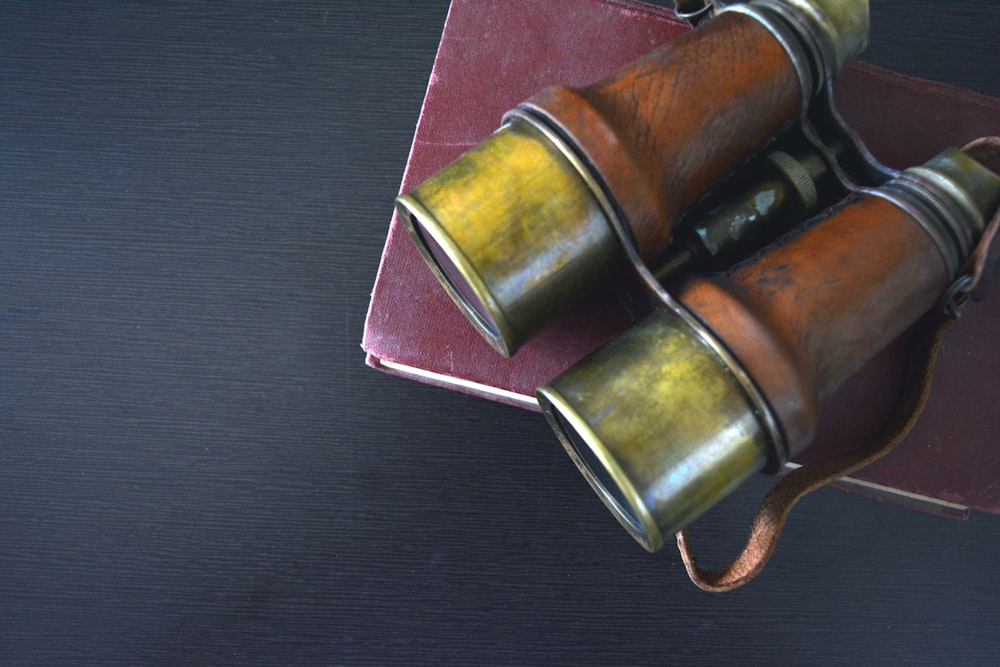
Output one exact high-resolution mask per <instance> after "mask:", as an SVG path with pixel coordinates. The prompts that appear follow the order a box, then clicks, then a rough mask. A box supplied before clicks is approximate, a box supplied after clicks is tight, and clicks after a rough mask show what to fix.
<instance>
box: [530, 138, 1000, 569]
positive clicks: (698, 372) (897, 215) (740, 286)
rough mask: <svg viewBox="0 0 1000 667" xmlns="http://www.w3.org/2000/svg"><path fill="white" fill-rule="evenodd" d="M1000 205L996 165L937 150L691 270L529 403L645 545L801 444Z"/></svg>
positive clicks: (944, 283) (951, 272)
mask: <svg viewBox="0 0 1000 667" xmlns="http://www.w3.org/2000/svg"><path fill="white" fill-rule="evenodd" d="M998 206H1000V177H998V176H997V175H996V174H994V173H993V172H991V171H990V170H988V169H986V168H985V167H983V166H982V165H980V164H979V163H977V162H975V161H974V160H972V159H971V158H969V157H968V156H966V155H964V154H963V153H961V152H960V151H956V150H948V151H945V152H944V153H942V154H941V155H939V156H938V157H936V158H934V159H933V160H931V161H929V162H928V163H926V164H925V165H923V166H921V167H916V168H913V169H908V170H906V171H905V172H903V173H902V174H899V175H898V176H897V177H896V178H894V179H893V180H891V181H889V182H888V183H886V184H885V185H884V186H882V187H880V188H877V189H861V190H859V193H858V195H857V197H856V198H855V199H854V200H852V201H851V202H850V203H847V204H846V205H844V206H842V207H840V208H835V209H833V210H831V211H830V212H829V213H828V214H827V217H825V218H823V219H821V220H817V221H816V222H815V223H814V224H807V225H805V226H804V227H803V228H802V229H800V230H797V231H796V232H793V233H792V234H791V235H790V236H789V237H787V238H785V239H783V240H782V241H781V242H780V243H778V244H775V245H774V246H772V247H771V248H769V249H768V250H766V251H764V252H763V253H762V254H761V255H759V256H758V257H756V258H754V259H752V260H750V261H747V262H744V263H742V264H739V265H738V266H737V267H736V268H735V269H734V270H733V271H732V272H730V273H729V274H726V275H717V276H714V277H704V276H702V277H695V278H693V279H691V280H689V281H688V282H687V283H685V284H684V285H682V286H681V288H680V289H679V291H678V292H677V299H678V301H679V303H675V302H673V301H672V300H671V301H670V302H668V303H665V304H664V305H665V306H668V307H673V308H675V312H664V311H654V312H653V314H651V315H650V316H649V317H647V318H646V319H645V320H643V321H642V322H640V323H639V324H637V325H635V326H633V327H632V328H630V329H629V330H627V331H626V332H624V333H623V334H621V335H620V336H619V337H618V338H616V339H615V340H613V341H611V342H610V343H609V344H608V345H606V346H605V347H603V348H601V349H599V350H597V351H596V352H595V353H593V354H592V355H590V356H588V357H587V358H585V359H584V360H583V361H581V362H580V363H578V364H577V365H576V366H574V367H573V368H571V369H569V370H568V371H566V372H565V373H564V374H563V375H561V376H559V377H558V378H556V379H555V380H554V381H553V382H551V383H550V384H549V385H548V386H544V387H541V388H539V389H538V400H539V403H540V404H541V406H542V408H543V410H544V411H545V414H546V416H547V418H548V420H549V423H550V424H551V425H552V426H553V428H554V429H555V431H556V433H557V435H558V436H559V438H560V440H561V441H562V442H563V444H564V445H565V446H566V449H567V450H568V451H569V452H570V455H571V456H572V458H573V460H574V461H575V462H576V464H577V465H578V466H579V467H580V469H581V470H582V471H583V473H584V476H585V477H586V478H587V480H588V481H589V482H590V484H591V485H592V486H593V487H594V488H595V489H596V490H597V492H598V494H599V495H600V496H601V498H602V499H603V500H604V502H605V504H607V505H608V507H609V508H610V509H611V510H612V512H613V514H614V515H615V516H616V518H618V520H619V521H620V522H621V523H622V524H623V525H624V526H625V528H626V529H627V530H628V531H629V532H630V533H631V534H632V535H633V536H634V537H635V538H636V539H637V540H638V541H639V542H640V543H641V544H642V545H643V546H644V547H646V548H647V549H650V550H654V549H656V548H657V547H659V546H660V544H661V542H662V536H663V535H670V534H673V533H675V532H676V531H678V530H680V529H682V528H684V527H685V526H686V525H687V524H688V523H689V522H690V521H691V520H693V519H694V518H696V517H697V516H698V515H699V514H701V513H702V512H704V511H705V510H707V509H708V508H709V507H711V506H712V505H713V504H714V503H715V502H717V501H718V500H720V499H721V498H722V497H723V496H724V495H725V494H727V493H728V492H729V491H730V490H732V489H733V488H734V487H735V486H736V485H737V484H739V483H740V482H741V481H742V480H744V479H745V478H746V477H748V476H749V475H751V474H752V473H754V472H756V471H759V470H761V469H763V468H764V467H765V466H766V465H767V464H768V463H770V464H771V466H775V465H777V464H780V463H782V462H783V461H784V460H785V459H786V457H787V456H790V455H793V454H795V453H797V452H799V451H801V450H802V449H803V448H804V447H805V446H807V445H808V444H809V442H810V441H811V439H812V437H813V434H814V432H815V425H816V418H817V414H818V411H819V409H820V406H821V405H822V403H823V401H824V400H825V399H827V398H828V397H829V396H830V395H831V394H832V393H833V391H834V390H835V389H836V388H837V387H838V386H840V385H841V384H842V383H843V382H844V381H845V380H846V379H847V378H848V377H850V376H851V375H852V374H853V373H854V372H855V371H856V370H858V369H859V368H860V367H861V366H862V365H863V364H864V363H865V362H867V361H868V360H869V359H871V358H872V357H873V356H875V355H876V354H877V353H878V352H879V351H881V350H882V349H883V348H884V347H885V346H886V345H888V344H889V343H890V342H891V341H892V340H893V339H894V338H895V337H896V336H898V335H899V334H900V333H901V332H902V331H903V330H905V329H906V328H907V327H909V326H910V325H911V324H912V323H913V322H915V321H916V320H917V319H918V318H919V317H921V316H922V315H923V314H924V313H926V312H927V311H928V310H930V309H931V308H933V307H934V306H935V304H937V303H938V302H939V300H940V298H941V296H942V294H943V293H944V292H945V291H946V289H947V288H948V287H949V284H951V283H952V281H954V280H955V279H956V277H957V276H956V272H957V270H958V268H959V265H960V264H961V261H962V260H964V258H965V257H966V256H967V255H968V253H969V251H970V250H971V249H972V247H973V246H974V244H975V243H976V241H977V240H978V238H979V236H980V235H981V234H982V232H983V229H984V227H985V224H986V220H987V219H988V218H989V217H990V216H992V215H993V212H994V211H995V210H996V209H997V207H998ZM685 314H687V315H688V317H684V315H685ZM690 314H693V315H695V317H696V319H692V318H691V317H690ZM720 350H725V351H727V353H728V354H731V356H730V357H728V358H724V357H723V356H721V355H720V354H718V352H719V351H720ZM745 378H749V380H750V382H752V387H753V388H754V389H755V393H757V392H759V394H760V395H762V396H763V398H764V401H763V403H762V402H760V401H756V400H753V397H752V396H751V395H750V393H749V392H748V391H747V389H748V386H747V385H746V384H745V383H744V382H743V381H741V380H742V379H745Z"/></svg>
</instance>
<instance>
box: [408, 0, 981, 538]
mask: <svg viewBox="0 0 1000 667" xmlns="http://www.w3.org/2000/svg"><path fill="white" fill-rule="evenodd" d="M701 16H702V14H701V13H699V18H701ZM867 41H868V8H867V2H866V1H865V0H752V1H751V2H748V3H738V4H732V5H729V6H727V7H725V8H724V9H722V10H721V11H719V12H717V13H716V14H715V15H714V16H712V17H711V18H709V19H707V20H704V21H702V22H700V23H699V25H698V26H697V27H696V28H695V29H694V30H692V31H690V32H688V33H687V34H685V35H683V36H682V37H680V38H678V39H676V40H674V41H672V42H670V43H668V44H667V45H666V46H664V47H662V48H660V49H658V50H656V51H653V52H652V53H650V54H648V55H647V56H645V57H643V58H642V59H640V60H638V61H636V62H635V63H633V64H632V65H630V66H628V67H626V68H625V69H623V70H620V71H619V72H617V73H615V74H612V75H611V76H609V77H608V78H606V79H603V80H601V81H598V82H597V83H594V84H592V85H590V86H586V87H583V88H577V89H571V88H565V87H552V88H548V89H546V90H543V91H541V92H540V93H538V94H536V95H534V96H533V97H531V98H529V99H528V100H526V101H525V102H523V103H521V104H520V105H518V106H517V107H515V108H514V109H513V110H511V111H510V112H508V113H507V114H506V116H505V117H504V119H503V122H502V125H501V127H500V129H499V130H497V132H495V133H494V134H493V135H492V136H491V137H489V138H488V139H486V140H485V141H484V142H482V143H481V144H480V145H478V146H477V147H475V148H473V149H472V150H471V151H469V152H468V153H466V154H465V155H463V156H462V157H460V158H459V159H458V160H457V161H455V162H454V163H452V164H451V165H449V166H447V167H445V168H444V169H443V170H442V171H441V172H439V173H438V174H437V175H435V176H433V177H431V178H430V179H429V180H427V181H425V182H424V183H423V184H421V185H420V186H419V187H417V188H416V189H415V190H413V191H411V192H409V193H406V194H403V195H401V196H400V197H399V198H398V199H397V209H398V211H399V214H400V220H401V221H402V223H403V224H404V226H405V227H406V229H407V231H408V232H409V234H410V236H411V238H412V239H413V240H414V242H415V243H416V245H417V247H418V249H419V250H420V252H421V254H422V255H423V257H424V259H425V260H426V261H427V264H428V265H429V266H430V268H431V270H432V271H433V272H434V274H435V275H436V277H437V278H438V280H439V281H440V282H441V284H442V285H443V287H444V288H445V289H446V290H447V291H448V293H449V294H450V296H451V297H452V299H453V300H454V301H455V303H456V304H457V305H458V307H459V308H460V309H461V310H462V311H463V312H464V313H465V315H466V316H467V318H468V319H469V321H470V322H471V323H472V324H473V326H475V327H476V329H477V330H478V331H479V332H480V333H481V334H482V335H483V337H484V338H485V339H486V340H487V341H488V342H489V343H490V344H491V346H492V347H493V348H494V349H495V350H496V351H497V352H498V353H500V354H502V355H505V356H510V355H513V354H514V353H515V352H516V351H517V349H518V348H519V347H520V346H521V345H522V344H523V343H524V342H525V341H526V340H528V339H529V338H530V337H531V336H532V335H533V334H534V333H536V332H537V331H539V330H540V329H541V328H543V327H544V326H545V324H546V323H547V322H548V320H549V319H550V318H551V317H553V316H554V315H555V314H556V313H557V312H558V311H559V310H561V309H562V308H564V307H566V306H567V305H569V304H570V303H572V302H573V301H575V300H576V299H579V298H581V297H583V296H584V295H586V294H587V293H589V292H591V291H593V290H594V289H596V288H597V287H598V286H600V285H602V284H606V283H608V282H609V281H611V280H612V279H613V277H614V276H616V275H621V274H631V275H633V276H638V278H639V279H640V281H639V282H640V283H641V284H642V285H643V286H644V288H645V290H646V292H647V293H648V295H649V297H650V301H651V306H652V307H651V308H650V311H649V313H648V314H647V315H646V316H645V318H644V319H642V320H640V321H639V322H637V323H636V324H634V325H632V326H631V327H630V328H629V329H627V330H626V331H625V332H623V333H622V334H621V335H619V336H618V337H617V338H615V339H614V340H612V341H611V342H609V343H608V344H606V345H605V346H604V347H602V348H600V349H598V350H597V351H595V352H594V353H592V354H591V355H590V356H588V357H586V358H584V359H583V360H581V361H580V362H578V363H577V364H576V365H574V366H573V367H572V368H570V369H568V370H566V371H565V372H564V373H563V374H562V375H560V376H559V377H558V378H556V379H554V380H553V381H551V382H550V383H549V384H548V385H546V386H543V387H540V388H538V390H537V398H538V401H539V404H540V406H541V408H542V410H543V412H544V414H545V415H546V418H547V419H548V420H549V423H550V424H551V426H552V427H553V429H554V430H555V432H556V434H557V435H558V437H559V439H560V440H561V441H562V443H563V445H564V446H565V448H566V450H567V451H568V453H569V454H570V456H571V457H572V459H573V461H574V462H575V463H576V464H577V466H578V467H579V468H580V470H581V471H582V473H583V474H584V476H585V477H586V479H587V480H588V481H589V482H590V484H591V485H592V486H593V488H594V489H595V490H596V491H597V493H598V495H599V496H600V497H601V498H602V500H603V501H604V502H605V504H606V505H607V506H608V508H609V509H610V510H611V511H612V513H613V514H614V515H615V516H616V517H617V518H618V520H619V521H620V522H621V523H622V525H623V526H624V527H625V528H626V529H627V530H628V531H629V533H630V534H632V536H633V537H635V538H636V540H637V541H639V542H640V544H642V545H643V546H644V547H646V548H647V549H648V550H650V551H654V550H656V549H658V548H659V547H660V546H661V545H662V542H663V535H664V534H666V535H670V534H673V533H675V532H677V531H678V530H681V529H682V528H684V527H685V526H686V525H688V524H689V523H690V522H691V521H693V520H694V519H695V518H696V517H697V516H699V515H700V514H702V513H703V512H704V511H706V510H707V509H708V508H709V507H711V506H712V505H713V504H714V503H715V502H717V501H718V500H719V499H721V498H722V497H723V496H724V495H725V494H727V493H728V492H730V491H732V490H733V489H734V488H735V487H736V486H737V485H739V484H740V483H741V482H743V481H744V480H745V479H746V478H747V477H749V476H750V475H751V474H753V473H755V472H758V471H761V470H764V471H772V472H776V471H778V470H779V469H780V468H781V466H782V465H783V464H784V463H785V462H786V461H788V460H789V459H790V458H791V457H792V456H794V455H795V454H796V453H798V452H800V451H801V450H802V449H803V448H805V447H806V446H807V445H808V444H809V443H810V442H811V440H812V438H813V435H814V431H815V426H816V418H817V414H818V412H819V410H820V409H821V406H822V404H823V401H824V400H825V399H826V398H828V397H829V396H830V395H831V394H832V393H833V391H834V390H835V389H836V388H837V387H839V386H840V385H841V384H842V383H843V382H844V381H845V380H846V379H848V378H849V377H850V376H851V375H852V374H854V373H855V372H856V371H857V370H858V369H860V367H861V366H863V365H864V364H865V363H866V362H867V361H868V360H869V359H871V358H872V357H873V356H874V355H875V354H877V353H878V352H879V351H880V350H881V349H883V348H884V347H885V346H886V345H888V344H889V343H890V342H891V341H892V340H893V339H894V338H895V337H897V336H898V335H899V334H900V333H902V332H903V331H904V330H905V329H907V328H908V327H909V326H910V325H912V324H913V323H914V322H915V321H916V320H917V319H919V318H920V317H921V316H922V315H923V314H924V313H926V312H928V311H929V310H931V309H932V308H934V307H935V305H936V304H939V303H940V302H941V301H942V298H943V297H944V296H945V295H946V294H947V293H949V291H950V288H951V287H952V286H953V285H955V284H956V281H958V280H960V278H961V274H962V271H963V265H964V264H965V262H966V260H967V258H968V257H969V256H970V254H971V253H972V251H973V249H974V248H975V246H976V244H977V242H978V240H979V237H980V236H981V235H982V234H983V231H984V229H985V227H986V223H987V221H988V220H989V218H990V217H991V216H992V214H993V212H994V211H995V210H996V208H997V206H998V205H1000V177H998V176H997V175H996V174H994V173H993V172H992V171H990V170H989V169H987V168H986V167H985V166H983V165H982V164H980V163H979V162H977V161H976V160H974V159H973V158H971V157H969V156H968V155H966V154H965V153H963V152H962V151H960V150H957V149H947V150H945V151H944V152H942V153H941V154H939V155H938V156H937V157H935V158H933V159H931V160H930V161H928V162H927V163H926V164H924V165H921V166H916V167H912V168H910V169H907V170H905V171H902V172H897V171H894V170H891V169H888V168H886V167H884V166H883V165H881V164H879V163H878V162H877V161H876V160H875V159H874V158H872V157H871V155H870V154H869V153H868V151H867V150H866V149H865V147H864V146H863V144H862V143H861V142H860V140H859V139H858V138H857V137H856V136H855V135H854V133H853V132H852V131H851V130H850V128H848V127H846V125H845V124H844V123H843V121H842V120H841V119H840V116H839V114H838V113H837V112H836V109H835V107H834V105H833V98H832V88H831V86H832V81H833V79H834V77H835V76H836V75H837V74H838V73H839V72H840V71H841V70H842V69H843V67H844V66H845V65H846V63H847V62H849V61H850V60H852V59H853V58H855V57H857V56H858V55H859V54H860V53H861V52H862V51H863V50H864V48H865V46H866V45H867Z"/></svg>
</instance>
